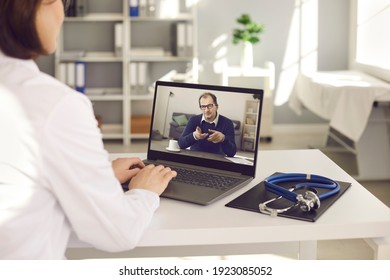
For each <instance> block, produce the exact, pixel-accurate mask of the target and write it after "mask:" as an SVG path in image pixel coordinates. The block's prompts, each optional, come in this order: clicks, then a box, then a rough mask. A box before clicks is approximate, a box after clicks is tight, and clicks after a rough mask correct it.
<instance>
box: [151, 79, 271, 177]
mask: <svg viewBox="0 0 390 280" xmlns="http://www.w3.org/2000/svg"><path fill="white" fill-rule="evenodd" d="M262 100H263V90H261V89H249V88H236V87H223V86H213V85H202V84H189V83H173V82H163V81H157V82H156V87H155V96H154V103H153V114H152V125H151V131H150V137H149V147H148V159H150V160H163V161H173V162H179V163H185V164H191V165H197V166H202V167H210V168H218V169H222V170H227V171H234V172H239V173H241V174H244V175H250V176H253V177H254V174H255V168H256V161H257V149H258V144H259V131H260V119H261V109H262Z"/></svg>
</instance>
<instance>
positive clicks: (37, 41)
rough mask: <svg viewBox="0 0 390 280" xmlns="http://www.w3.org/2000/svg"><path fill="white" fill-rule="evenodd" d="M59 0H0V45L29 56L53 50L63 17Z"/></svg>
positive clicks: (11, 52) (14, 53)
mask: <svg viewBox="0 0 390 280" xmlns="http://www.w3.org/2000/svg"><path fill="white" fill-rule="evenodd" d="M63 2H67V1H62V0H1V1H0V49H1V51H2V52H3V53H5V54H6V55H8V56H12V57H16V58H21V59H30V58H34V57H37V56H39V55H42V54H43V55H45V54H50V53H53V52H54V51H55V49H56V47H57V36H58V33H59V31H60V29H61V26H62V22H63V20H64V3H63Z"/></svg>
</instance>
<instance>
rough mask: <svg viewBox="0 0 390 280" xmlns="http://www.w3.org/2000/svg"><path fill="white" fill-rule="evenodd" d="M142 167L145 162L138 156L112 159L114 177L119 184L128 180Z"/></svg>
mask: <svg viewBox="0 0 390 280" xmlns="http://www.w3.org/2000/svg"><path fill="white" fill-rule="evenodd" d="M144 167H145V164H144V163H143V162H142V161H141V159H139V158H117V159H115V160H113V161H112V169H113V170H114V173H115V177H116V178H117V179H118V180H119V182H121V184H123V183H125V182H127V181H129V180H130V179H131V178H133V177H134V176H135V175H137V174H138V172H139V171H140V170H141V169H142V168H144Z"/></svg>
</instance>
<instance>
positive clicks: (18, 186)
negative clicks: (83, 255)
mask: <svg viewBox="0 0 390 280" xmlns="http://www.w3.org/2000/svg"><path fill="white" fill-rule="evenodd" d="M64 2H66V1H61V0H1V1H0V84H2V85H3V86H5V87H6V88H7V89H6V90H7V91H8V92H11V94H12V96H13V97H14V98H15V100H17V102H18V103H19V104H20V106H21V108H22V110H23V111H24V115H25V116H26V119H27V120H28V122H29V125H30V127H31V135H30V136H31V137H28V139H32V140H31V141H27V138H26V139H18V141H7V143H8V145H10V147H9V151H11V152H10V153H12V154H13V153H14V157H12V154H11V156H10V153H6V155H4V154H0V209H1V211H0V240H1V242H0V259H1V258H3V259H62V258H64V253H65V249H66V246H67V243H68V239H69V236H70V233H71V231H74V232H75V233H76V235H77V236H78V238H79V239H80V240H82V241H85V242H87V243H90V244H91V245H93V246H95V247H96V248H98V249H101V250H106V251H123V250H128V249H131V248H133V247H135V246H136V244H137V242H138V240H139V239H140V237H141V236H142V233H143V232H144V230H145V228H146V227H147V226H148V224H149V222H150V220H151V219H152V216H153V213H154V211H155V210H156V209H157V207H158V205H159V195H160V194H161V193H162V192H163V191H164V190H165V188H166V186H167V185H168V183H169V181H170V180H171V179H172V178H173V177H174V176H176V172H174V171H172V170H170V169H169V168H166V167H164V166H154V165H148V166H146V167H145V165H144V164H143V163H142V161H141V160H140V159H138V158H121V159H117V160H115V161H113V162H112V163H111V162H110V161H109V159H108V158H109V156H108V153H107V152H106V151H105V150H104V147H103V142H102V137H101V133H100V130H99V129H98V127H97V123H96V120H95V118H94V114H93V110H92V105H91V102H90V101H89V99H88V98H87V97H85V96H84V95H82V94H79V93H78V92H76V91H74V90H73V89H71V88H69V87H68V86H66V85H64V84H62V83H61V82H59V81H57V80H55V79H54V78H53V77H51V76H49V75H46V74H44V73H42V72H40V71H39V69H38V67H37V65H36V64H35V62H34V61H33V59H34V58H36V57H38V56H40V55H46V54H50V53H53V52H54V51H55V49H56V46H57V36H58V34H59V31H60V29H61V26H62V23H63V20H64ZM0 94H1V93H0ZM0 129H1V128H0ZM1 137H2V138H3V137H7V135H3V134H2V136H1ZM3 143H5V142H3ZM2 148H3V150H4V149H6V147H4V146H3V147H2ZM15 151H16V152H15ZM17 151H26V153H24V154H23V155H22V154H20V153H18V152H17ZM19 159H20V160H19ZM22 163H23V164H22ZM129 180H130V183H129V185H128V187H129V191H127V192H123V190H122V187H121V183H125V182H127V181H129Z"/></svg>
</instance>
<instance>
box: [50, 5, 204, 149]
mask: <svg viewBox="0 0 390 280" xmlns="http://www.w3.org/2000/svg"><path fill="white" fill-rule="evenodd" d="M191 2H193V1H188V0H138V1H133V0H111V1H104V0H89V1H88V0H84V1H81V0H78V1H76V10H77V9H79V8H80V7H78V5H84V7H82V11H83V12H82V14H81V15H77V12H76V15H74V16H67V17H66V18H65V21H64V26H63V28H62V30H61V33H60V37H59V45H58V49H57V52H56V54H55V59H54V61H55V67H54V69H55V76H56V78H58V79H60V80H62V81H63V82H65V83H67V84H69V85H70V86H74V87H75V84H76V83H77V82H79V83H80V80H81V83H82V84H83V87H82V91H84V94H86V96H88V97H89V98H90V100H91V101H92V103H93V106H94V111H95V115H97V116H99V118H100V119H101V121H102V126H101V130H102V134H103V139H119V140H122V141H123V143H124V144H126V145H127V144H130V143H131V140H132V139H146V138H147V137H148V136H149V127H145V126H147V122H145V118H147V117H148V116H149V117H150V115H151V110H152V102H153V90H154V88H153V84H154V82H155V81H156V80H159V79H173V80H174V79H175V76H177V77H179V76H180V77H183V76H185V77H187V78H188V79H190V81H197V63H198V62H197V61H198V59H197V49H196V6H195V4H193V5H192V4H191V5H188V4H189V3H191ZM130 3H138V8H139V9H138V15H137V16H130V12H131V13H133V12H134V9H131V10H130V7H129V4H130ZM148 4H153V5H152V6H148ZM145 5H146V6H145ZM164 5H165V6H164ZM166 5H169V6H170V7H171V8H167V7H166ZM150 7H151V8H153V9H152V10H153V11H151V10H150V9H149V8H150ZM172 7H173V9H172ZM167 11H168V12H167ZM179 25H180V26H183V25H184V26H186V30H185V40H184V42H185V44H186V45H185V46H184V47H185V49H184V52H183V50H182V45H181V44H182V41H181V40H179V34H178V26H179ZM180 38H182V36H181V37H180ZM179 41H180V43H179ZM76 63H79V64H81V67H84V68H81V69H82V70H81V71H80V70H75V69H74V65H75V64H76ZM74 72H76V73H74ZM79 72H82V74H81V76H80V74H78V73H79ZM183 74H185V75H183ZM69 77H75V80H72V78H71V79H70V80H69ZM80 77H81V78H80ZM132 120H133V121H134V122H138V121H139V120H142V121H143V122H142V124H146V125H144V127H142V124H141V128H142V129H141V130H140V129H138V130H135V129H134V127H135V126H136V125H137V127H138V128H139V127H140V124H139V123H137V124H136V123H132ZM132 128H133V129H132Z"/></svg>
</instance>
